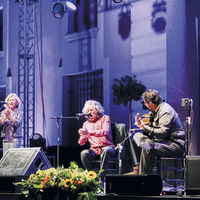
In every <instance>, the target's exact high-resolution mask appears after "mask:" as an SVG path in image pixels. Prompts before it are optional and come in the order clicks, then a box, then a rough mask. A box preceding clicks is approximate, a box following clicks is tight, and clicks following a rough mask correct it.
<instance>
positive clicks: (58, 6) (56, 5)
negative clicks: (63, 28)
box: [52, 0, 77, 19]
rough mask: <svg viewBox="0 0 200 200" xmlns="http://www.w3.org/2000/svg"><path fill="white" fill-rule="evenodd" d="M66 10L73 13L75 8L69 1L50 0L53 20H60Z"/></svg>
mask: <svg viewBox="0 0 200 200" xmlns="http://www.w3.org/2000/svg"><path fill="white" fill-rule="evenodd" d="M67 9H70V10H72V11H75V10H76V9H77V8H76V5H75V4H74V3H73V2H71V1H63V0H52V14H53V16H54V17H55V18H57V19H60V18H62V17H63V15H64V14H65V12H67Z"/></svg>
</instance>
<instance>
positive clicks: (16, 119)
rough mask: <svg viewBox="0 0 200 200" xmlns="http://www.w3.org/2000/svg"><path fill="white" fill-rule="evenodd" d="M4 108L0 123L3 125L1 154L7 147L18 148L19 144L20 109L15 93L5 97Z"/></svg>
mask: <svg viewBox="0 0 200 200" xmlns="http://www.w3.org/2000/svg"><path fill="white" fill-rule="evenodd" d="M5 102H6V104H5V105H4V107H5V109H4V110H3V111H2V112H1V115H0V123H1V125H2V126H3V129H2V132H1V137H2V138H3V154H5V152H6V151H7V150H8V149H9V148H19V147H20V144H21V138H22V136H21V126H22V118H23V114H22V109H21V104H22V103H21V100H20V98H19V97H18V96H17V95H16V94H15V93H10V94H9V95H8V96H7V97H6V99H5Z"/></svg>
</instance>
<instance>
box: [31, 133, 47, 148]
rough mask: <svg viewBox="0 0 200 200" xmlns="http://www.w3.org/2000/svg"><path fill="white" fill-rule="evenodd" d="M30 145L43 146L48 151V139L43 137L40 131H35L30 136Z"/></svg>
mask: <svg viewBox="0 0 200 200" xmlns="http://www.w3.org/2000/svg"><path fill="white" fill-rule="evenodd" d="M30 147H41V148H42V150H43V151H44V152H45V151H46V139H45V138H43V137H42V136H41V135H40V134H39V133H35V134H34V135H32V137H31V138H30Z"/></svg>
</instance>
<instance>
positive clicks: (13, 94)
mask: <svg viewBox="0 0 200 200" xmlns="http://www.w3.org/2000/svg"><path fill="white" fill-rule="evenodd" d="M10 97H14V98H15V99H16V101H17V109H21V107H22V101H21V99H20V98H19V97H18V96H17V94H15V93H10V94H9V95H8V96H7V97H6V99H5V102H6V103H8V99H9V98H10ZM5 106H6V104H5Z"/></svg>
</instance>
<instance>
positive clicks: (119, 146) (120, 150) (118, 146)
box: [115, 129, 141, 175]
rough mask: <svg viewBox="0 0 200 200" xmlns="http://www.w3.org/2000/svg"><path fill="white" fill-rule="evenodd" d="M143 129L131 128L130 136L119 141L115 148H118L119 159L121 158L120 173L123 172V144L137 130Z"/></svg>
mask: <svg viewBox="0 0 200 200" xmlns="http://www.w3.org/2000/svg"><path fill="white" fill-rule="evenodd" d="M140 130H141V129H130V130H128V136H127V137H125V138H124V140H122V142H120V143H118V144H117V146H116V147H115V150H118V160H119V175H120V174H121V173H122V158H121V153H122V150H123V145H124V142H126V140H127V139H129V138H130V137H131V136H132V135H133V134H134V133H135V131H140Z"/></svg>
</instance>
